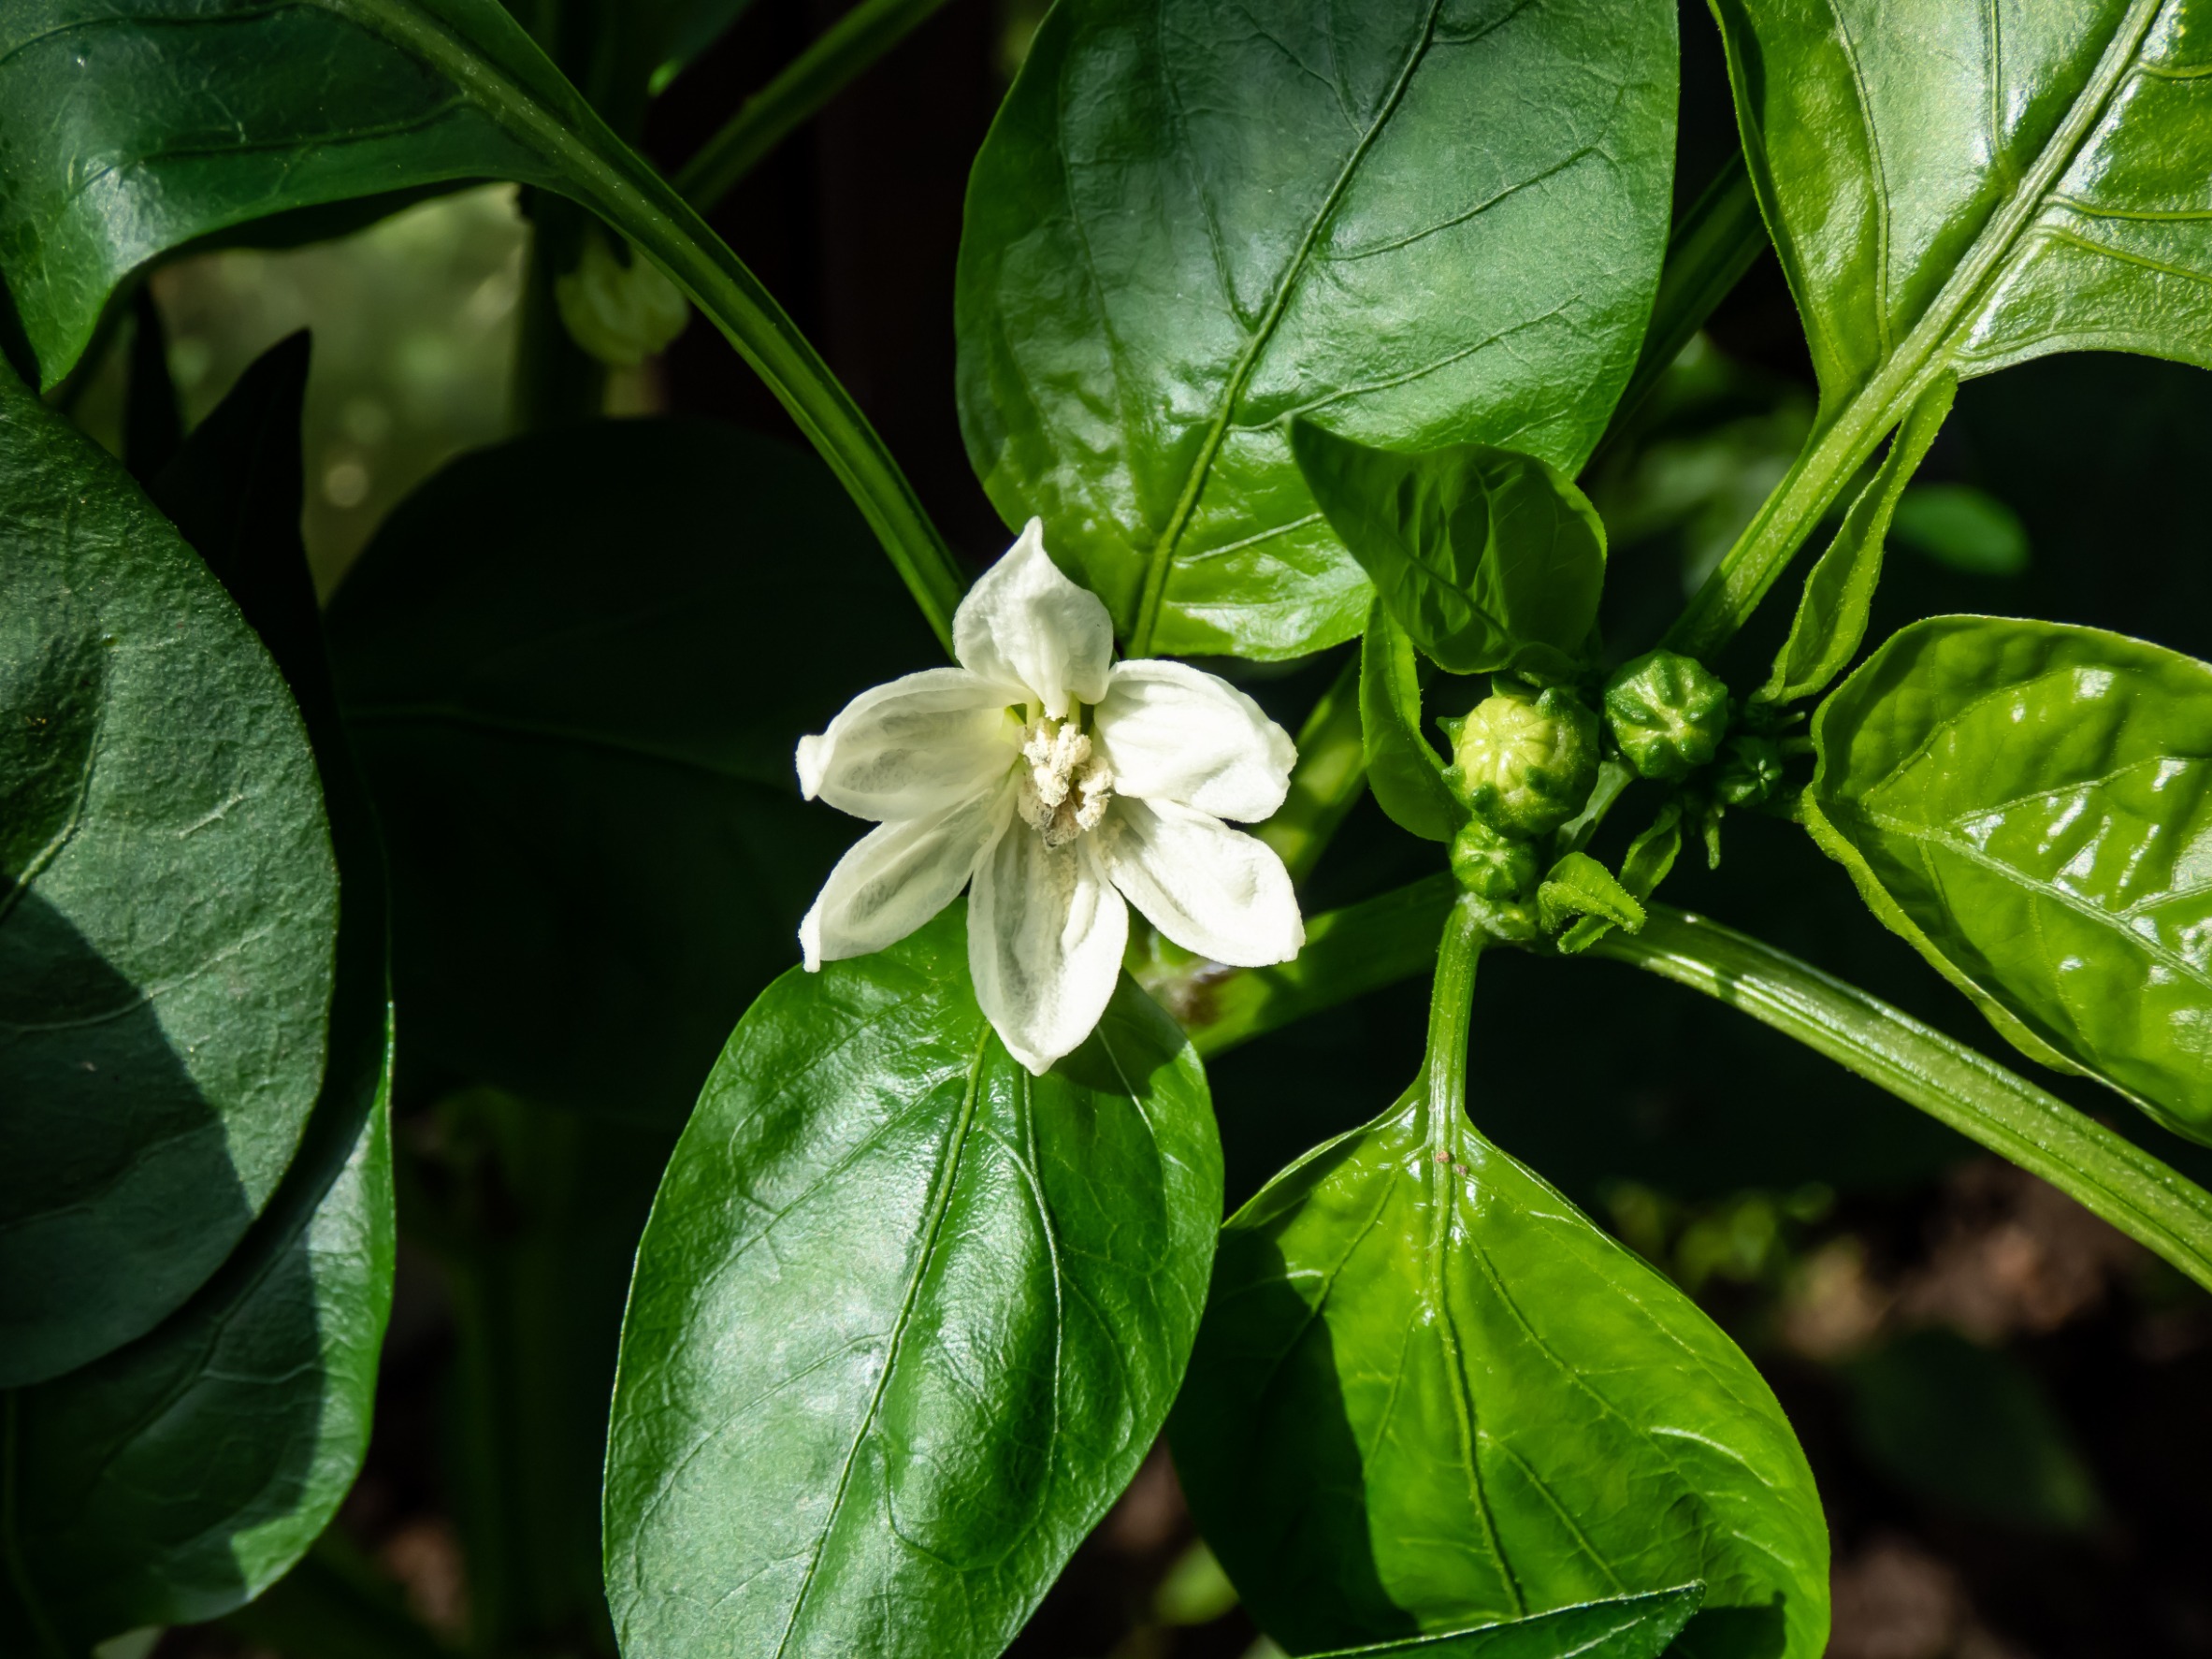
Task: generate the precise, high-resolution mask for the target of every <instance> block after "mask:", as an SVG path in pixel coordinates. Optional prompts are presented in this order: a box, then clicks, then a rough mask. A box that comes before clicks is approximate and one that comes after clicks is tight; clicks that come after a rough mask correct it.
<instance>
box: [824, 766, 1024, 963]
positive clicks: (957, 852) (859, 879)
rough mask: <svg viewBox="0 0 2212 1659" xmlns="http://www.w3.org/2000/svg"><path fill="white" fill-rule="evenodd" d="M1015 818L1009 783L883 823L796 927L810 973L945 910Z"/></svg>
mask: <svg viewBox="0 0 2212 1659" xmlns="http://www.w3.org/2000/svg"><path fill="white" fill-rule="evenodd" d="M1013 815H1014V790H1013V787H1012V786H1011V785H1008V786H1003V787H1001V788H1000V789H998V790H996V791H995V792H994V793H992V794H990V795H981V796H977V797H976V799H974V800H972V801H963V802H961V804H960V805H959V806H957V807H954V808H953V809H952V810H951V811H949V812H944V813H938V814H936V815H933V816H930V817H923V818H906V819H903V820H901V821H899V822H896V823H890V824H881V825H878V826H877V827H876V828H875V829H874V830H869V831H868V833H867V834H865V835H863V836H861V837H860V840H859V841H858V842H856V843H854V844H853V845H852V847H851V848H850V849H849V850H848V851H847V852H846V855H845V857H844V858H840V859H838V860H837V868H836V869H834V870H832V871H831V872H830V879H829V880H828V881H826V882H824V883H823V884H822V890H821V893H820V895H819V896H818V897H817V899H816V900H815V902H814V908H813V909H812V910H810V911H808V912H807V913H806V916H805V917H804V919H802V921H801V922H800V924H799V948H800V949H801V951H802V952H803V953H804V956H805V959H806V968H807V972H808V973H810V974H811V973H813V972H814V971H815V970H816V969H817V968H819V967H820V966H821V965H822V964H823V963H824V962H834V961H838V960H841V959H844V958H846V957H859V956H866V955H867V954H868V953H869V952H870V951H872V950H881V949H882V948H883V947H884V946H885V945H896V944H898V942H899V941H900V940H902V939H904V938H905V937H906V935H907V934H909V933H911V932H913V931H914V930H915V929H917V928H918V927H920V926H921V925H922V923H924V922H926V921H928V920H929V919H930V917H932V916H935V915H936V914H937V912H939V911H940V910H943V909H944V908H945V907H946V906H947V904H949V903H951V902H952V901H953V900H954V899H955V898H957V897H958V896H959V894H960V890H961V888H962V887H966V886H967V885H968V877H969V876H970V875H972V874H973V873H975V870H976V863H977V861H978V860H979V859H980V858H982V857H983V855H984V854H985V852H986V850H987V849H988V848H989V847H990V843H991V841H992V840H993V839H994V838H995V837H997V836H999V835H1001V834H1002V833H1003V832H1004V831H1005V828H1006V825H1007V823H1008V822H1009V821H1010V820H1011V819H1012V817H1013ZM1023 833H1025V834H1027V833H1028V830H1027V829H1026V827H1025V828H1024V830H1023ZM1030 839H1032V840H1033V841H1034V839H1035V837H1034V835H1033V836H1031V837H1030Z"/></svg>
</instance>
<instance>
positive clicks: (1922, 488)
mask: <svg viewBox="0 0 2212 1659" xmlns="http://www.w3.org/2000/svg"><path fill="white" fill-rule="evenodd" d="M1891 528H1892V529H1893V531H1894V532H1895V534H1896V536H1897V539H1898V540H1899V541H1901V542H1903V543H1904V544H1905V545H1906V546H1907V547H1910V548H1912V549H1914V550H1915V551H1916V552H1918V553H1924V554H1926V555H1928V556H1929V557H1930V558H1931V559H1933V560H1934V561H1935V562H1936V563H1937V564H1939V565H1946V566H1948V567H1949V568H1950V569H1952V570H1962V571H1964V572H1965V573H1966V574H1967V575H1969V576H2017V575H2020V574H2021V573H2023V572H2024V571H2025V570H2027V569H2028V565H2029V562H2030V555H2029V551H2028V529H2027V527H2026V526H2025V525H2023V524H2021V523H2020V518H2019V514H2017V512H2014V511H2013V510H2012V509H2011V508H2009V507H2007V506H2006V505H2005V504H2004V503H2003V502H2002V501H2000V500H1998V499H1997V498H1996V497H1994V496H1991V495H1988V494H1987V493H1986V492H1984V491H1981V490H1977V489H1974V488H1973V487H1972V486H1970V485H1967V484H1963V483H1923V484H1916V485H1914V486H1913V487H1912V488H1911V489H1909V490H1907V491H1905V493H1904V495H1903V496H1902V497H1901V498H1900V499H1899V500H1898V503H1897V516H1896V518H1895V519H1894V520H1893V521H1892V525H1891Z"/></svg>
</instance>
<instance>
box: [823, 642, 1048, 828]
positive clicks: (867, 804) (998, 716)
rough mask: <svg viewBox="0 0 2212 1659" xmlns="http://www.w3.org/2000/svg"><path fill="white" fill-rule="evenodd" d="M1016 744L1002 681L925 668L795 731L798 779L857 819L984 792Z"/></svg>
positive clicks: (906, 812) (937, 807) (943, 807)
mask: <svg viewBox="0 0 2212 1659" xmlns="http://www.w3.org/2000/svg"><path fill="white" fill-rule="evenodd" d="M1019 753H1020V740H1019V735H1018V734H1017V731H1016V729H1014V728H1013V727H1012V725H1011V723H1010V722H1009V721H1008V720H1007V718H1006V694H1005V688H1004V687H1002V686H999V685H993V684H992V683H991V682H990V681H989V680H986V679H984V678H983V677H982V676H981V675H980V674H971V673H970V672H968V671H967V670H966V669H925V670H923V671H921V672H920V673H918V674H908V675H906V676H904V678H903V679H897V680H893V681H891V682H890V683H889V685H878V686H876V687H875V689H874V690H873V691H863V692H861V693H860V696H858V697H856V698H854V699H853V700H852V701H850V702H848V703H846V705H845V708H844V710H843V711H842V712H841V713H840V714H838V716H837V718H836V719H834V720H832V721H831V722H830V729H829V730H827V731H825V732H823V733H822V734H821V735H820V736H819V737H802V738H801V739H800V740H799V788H800V791H801V793H802V794H803V795H804V796H805V797H806V798H807V800H809V801H812V800H813V799H814V798H815V797H816V796H817V795H818V796H820V797H821V798H822V799H823V800H824V801H828V802H829V803H830V804H831V806H833V807H835V808H837V810H838V811H840V812H847V813H850V814H852V815H853V816H855V817H857V818H876V819H880V820H897V819H904V818H921V817H929V816H932V815H934V814H937V813H941V812H944V811H947V809H949V808H951V807H953V806H956V805H958V804H959V803H960V802H961V801H967V800H971V799H973V798H974V797H976V796H978V795H987V794H989V793H990V791H991V789H992V788H993V787H994V786H996V785H997V783H998V782H999V780H1000V779H1001V777H1003V776H1004V774H1005V772H1007V771H1008V770H1009V769H1010V768H1011V767H1012V766H1013V764H1014V761H1015V758H1016V757H1018V756H1019Z"/></svg>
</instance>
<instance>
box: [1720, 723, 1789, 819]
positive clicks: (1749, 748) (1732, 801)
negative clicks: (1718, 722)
mask: <svg viewBox="0 0 2212 1659" xmlns="http://www.w3.org/2000/svg"><path fill="white" fill-rule="evenodd" d="M1781 787H1782V745H1781V744H1780V743H1777V742H1775V741H1774V740H1773V739H1772V738H1771V737H1757V736H1752V735H1748V734H1747V735H1745V736H1742V737H1732V738H1730V739H1729V740H1728V757H1727V758H1726V759H1725V760H1723V761H1722V762H1721V766H1720V772H1718V774H1717V775H1715V777H1714V778H1713V794H1715V795H1717V796H1718V797H1719V798H1720V799H1721V800H1722V801H1724V802H1726V803H1727V804H1728V805H1729V806H1757V805H1758V804H1759V803H1760V802H1761V801H1766V800H1768V799H1770V798H1771V796H1772V795H1773V793H1774V791H1775V790H1777V789H1779V788H1781Z"/></svg>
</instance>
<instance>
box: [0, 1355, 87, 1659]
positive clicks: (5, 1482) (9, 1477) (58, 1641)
mask: <svg viewBox="0 0 2212 1659" xmlns="http://www.w3.org/2000/svg"><path fill="white" fill-rule="evenodd" d="M6 1399H7V1408H6V1413H5V1417H6V1421H5V1422H4V1423H0V1554H4V1555H6V1556H7V1582H8V1587H9V1588H10V1589H12V1590H13V1591H14V1592H15V1598H16V1600H17V1602H18V1603H19V1604H20V1605H21V1606H22V1609H23V1617H24V1619H25V1620H27V1621H28V1622H29V1623H30V1626H31V1635H32V1638H33V1639H34V1640H36V1642H37V1644H38V1652H39V1653H40V1654H41V1655H42V1656H43V1659H71V1655H70V1652H69V1644H68V1643H67V1642H65V1641H64V1640H63V1639H62V1633H61V1632H60V1631H59V1630H57V1629H55V1628H54V1623H53V1619H52V1617H51V1615H50V1614H49V1613H48V1612H47V1610H46V1603H45V1602H44V1601H43V1600H42V1599H41V1598H40V1597H39V1594H38V1586H37V1584H36V1582H34V1581H33V1580H32V1578H31V1565H30V1563H28V1562H26V1561H25V1560H24V1559H23V1548H22V1531H21V1523H20V1518H19V1517H18V1515H17V1513H16V1493H18V1492H19V1491H20V1490H21V1487H22V1480H21V1478H20V1476H19V1475H18V1472H17V1463H18V1461H19V1459H20V1458H21V1456H22V1450H21V1447H20V1445H19V1435H20V1434H21V1432H22V1431H21V1428H20V1426H19V1421H18V1420H19V1419H20V1417H21V1416H22V1390H20V1389H9V1390H8V1391H7V1395H6Z"/></svg>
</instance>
